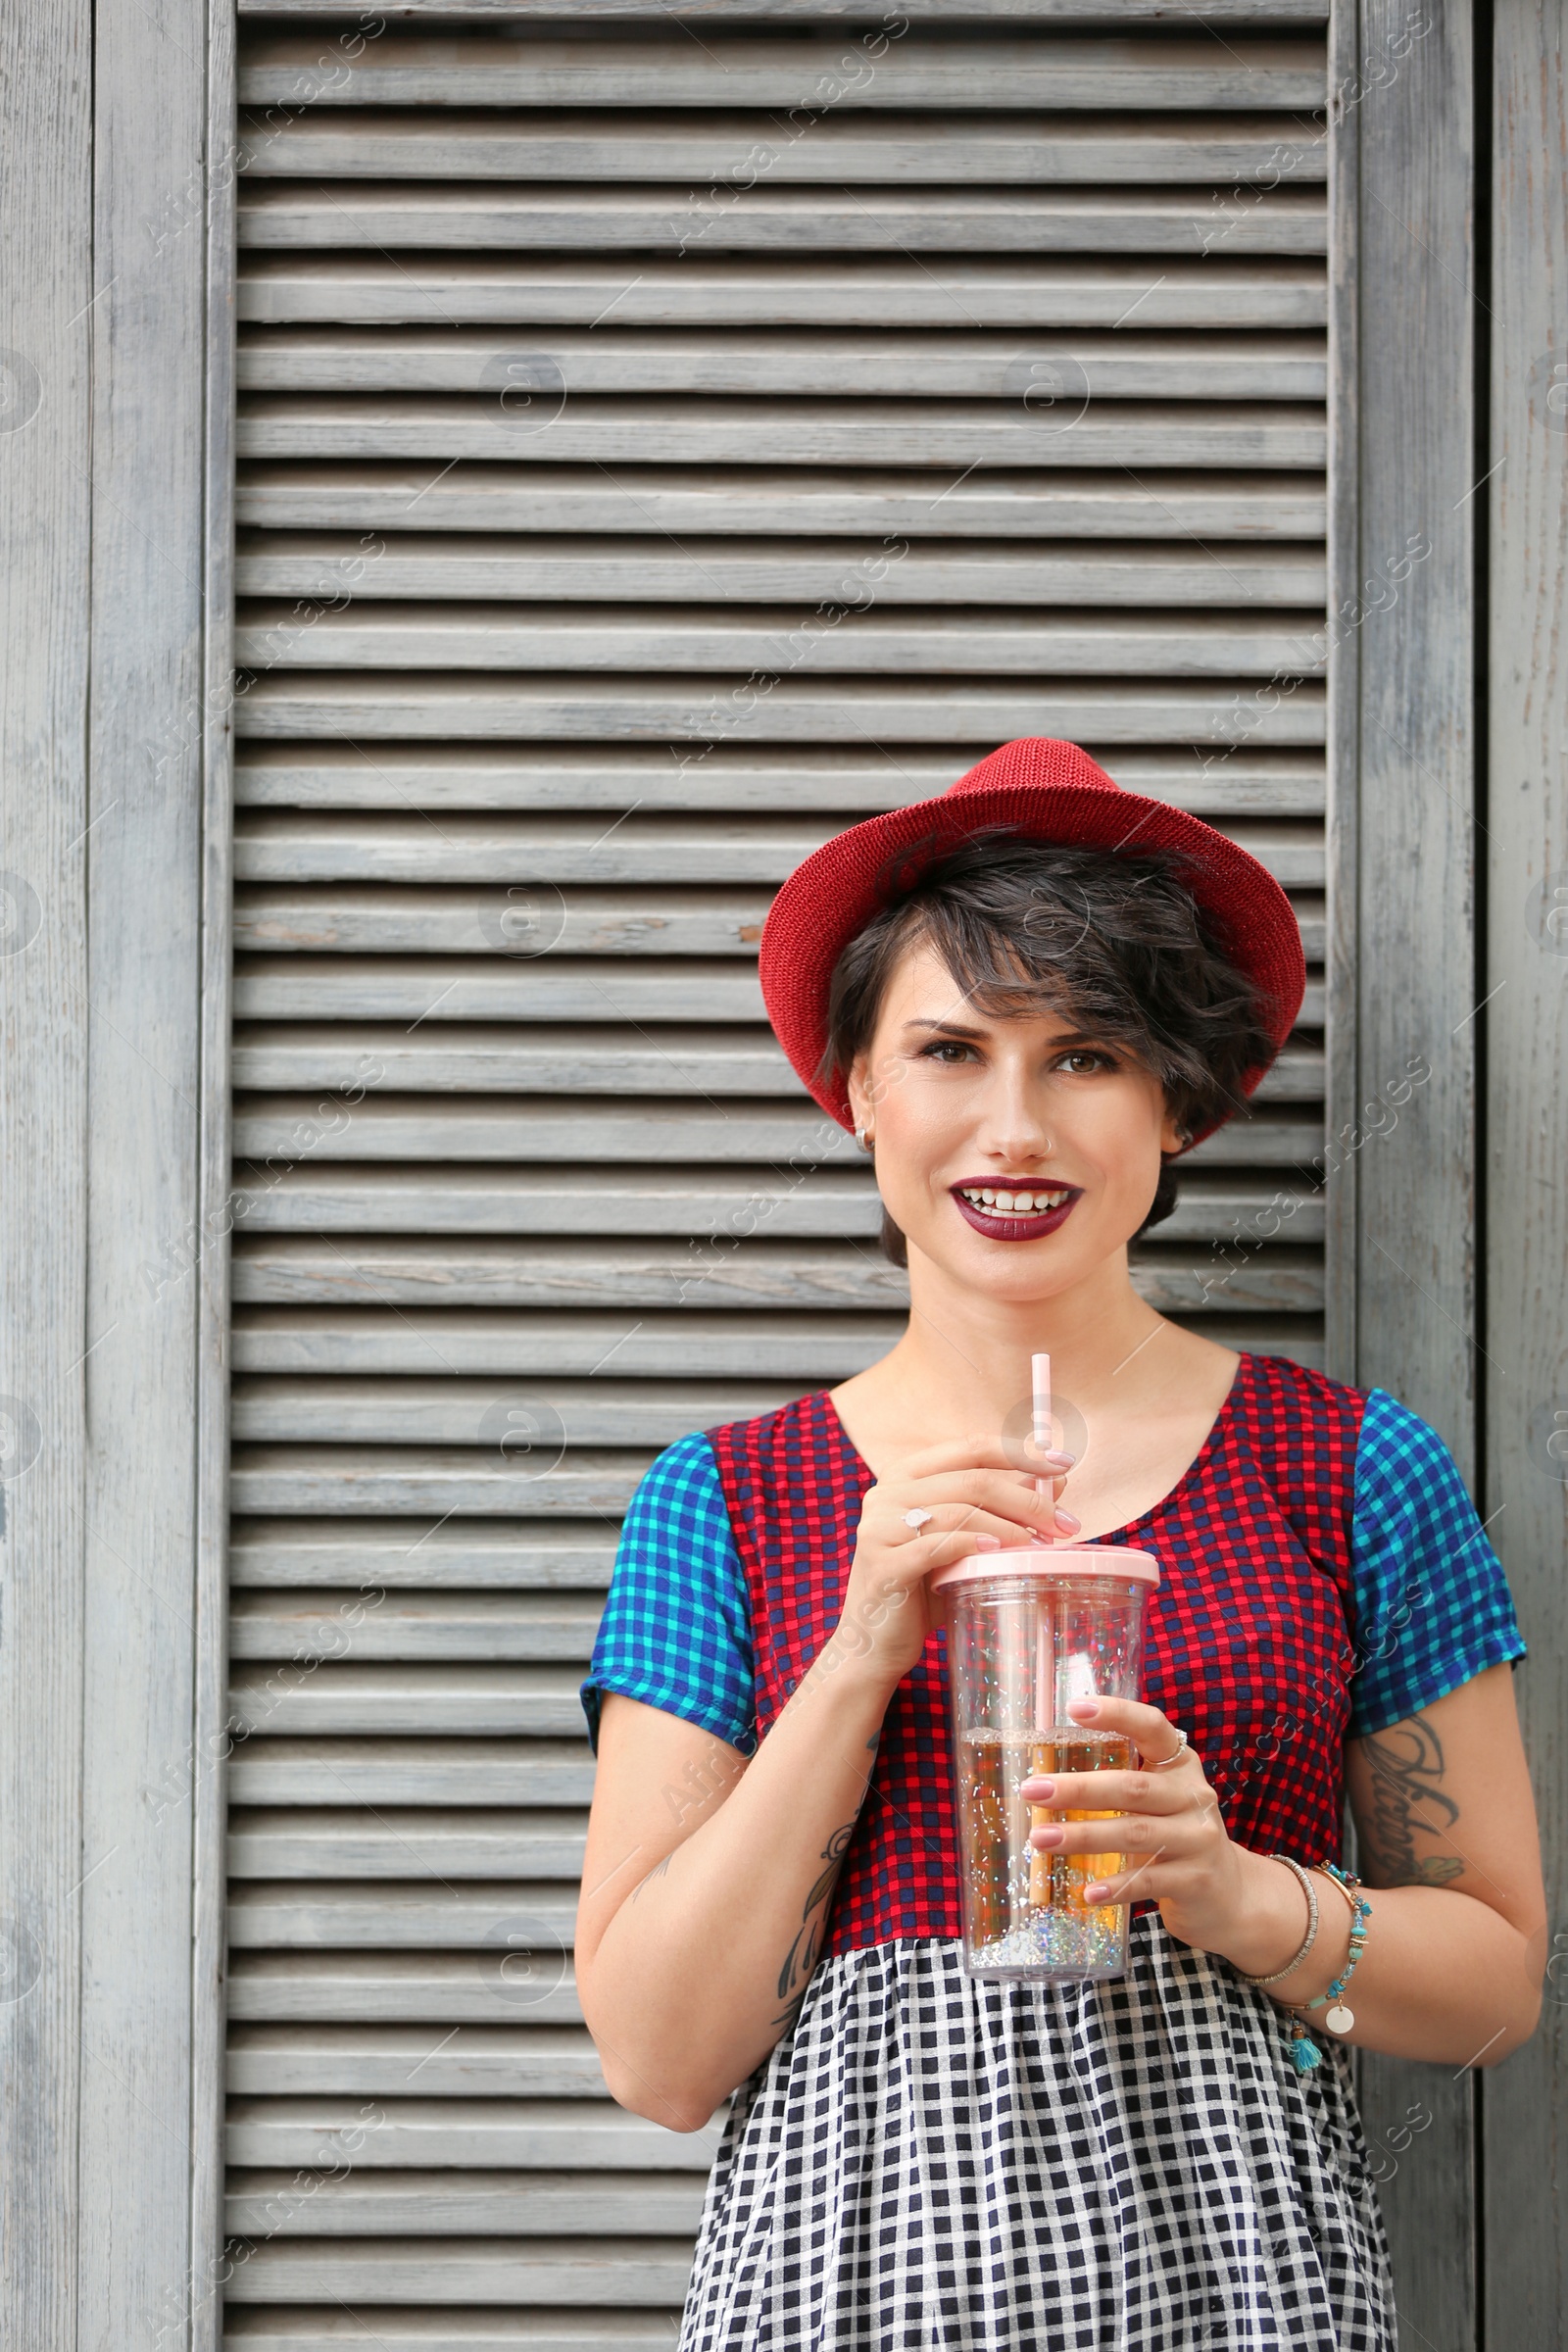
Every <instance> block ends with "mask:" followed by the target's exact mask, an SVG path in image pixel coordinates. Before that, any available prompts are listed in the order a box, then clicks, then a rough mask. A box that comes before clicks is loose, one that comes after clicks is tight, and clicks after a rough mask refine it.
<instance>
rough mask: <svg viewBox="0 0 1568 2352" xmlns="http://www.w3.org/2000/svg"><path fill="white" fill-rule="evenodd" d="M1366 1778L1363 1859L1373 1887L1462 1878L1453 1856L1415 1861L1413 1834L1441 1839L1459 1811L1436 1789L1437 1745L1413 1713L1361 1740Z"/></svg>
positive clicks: (1440, 1764)
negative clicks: (1367, 1796) (1368, 1777)
mask: <svg viewBox="0 0 1568 2352" xmlns="http://www.w3.org/2000/svg"><path fill="white" fill-rule="evenodd" d="M1362 1744H1363V1746H1364V1748H1365V1750H1366V1760H1367V1767H1368V1770H1369V1772H1370V1774H1371V1778H1372V1797H1371V1807H1370V1816H1371V1817H1370V1819H1369V1820H1367V1821H1365V1822H1363V1823H1362V1824H1361V1835H1362V1838H1364V1840H1365V1842H1366V1847H1367V1859H1368V1862H1369V1864H1370V1866H1371V1869H1372V1870H1373V1871H1375V1872H1376V1874H1377V1875H1376V1877H1375V1878H1374V1879H1373V1880H1372V1881H1371V1883H1372V1884H1373V1885H1374V1886H1379V1887H1446V1886H1447V1885H1448V1884H1449V1883H1450V1882H1451V1881H1452V1880H1454V1879H1457V1878H1462V1877H1463V1875H1464V1863H1463V1861H1462V1859H1461V1858H1460V1857H1459V1856H1458V1855H1456V1854H1423V1855H1422V1856H1420V1858H1419V1859H1418V1858H1417V1855H1416V1850H1415V1838H1416V1832H1417V1831H1418V1830H1420V1831H1422V1832H1423V1833H1424V1834H1425V1835H1426V1836H1427V1837H1429V1838H1444V1837H1446V1835H1447V1833H1448V1831H1450V1830H1451V1829H1452V1828H1453V1826H1454V1824H1455V1822H1456V1821H1457V1820H1458V1818H1459V1808H1458V1806H1457V1805H1456V1804H1455V1803H1454V1801H1453V1799H1452V1797H1451V1796H1446V1795H1445V1794H1444V1792H1443V1789H1442V1786H1441V1784H1442V1780H1443V1774H1444V1761H1443V1742H1442V1740H1440V1739H1439V1738H1438V1735H1437V1733H1436V1732H1435V1731H1434V1730H1433V1729H1432V1726H1431V1725H1430V1724H1429V1723H1426V1722H1424V1721H1423V1720H1422V1718H1421V1717H1420V1716H1419V1715H1411V1716H1407V1717H1406V1719H1405V1721H1404V1722H1403V1723H1397V1724H1394V1725H1392V1726H1391V1728H1390V1729H1389V1730H1388V1731H1386V1732H1377V1733H1374V1734H1373V1735H1372V1737H1371V1738H1370V1739H1368V1740H1364V1741H1363V1742H1362Z"/></svg>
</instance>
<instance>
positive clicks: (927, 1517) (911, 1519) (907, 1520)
mask: <svg viewBox="0 0 1568 2352" xmlns="http://www.w3.org/2000/svg"><path fill="white" fill-rule="evenodd" d="M935 1516H936V1514H935V1512H933V1511H922V1510H921V1508H920V1506H919V1504H918V1503H916V1504H915V1506H914V1508H913V1510H912V1511H906V1512H905V1514H904V1524H905V1526H906V1527H912V1528H913V1530H914V1532H915V1534H916V1535H918V1534H919V1533H920V1530H921V1528H922V1527H928V1526H929V1525H930V1523H931V1521H932V1519H933V1518H934V1517H935Z"/></svg>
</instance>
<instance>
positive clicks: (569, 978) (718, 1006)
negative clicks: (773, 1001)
mask: <svg viewBox="0 0 1568 2352" xmlns="http://www.w3.org/2000/svg"><path fill="white" fill-rule="evenodd" d="M607 989H608V990H609V991H610V993H611V995H612V997H613V1000H614V1002H615V1003H616V1004H617V1005H619V1006H620V1007H621V1008H622V1010H623V1012H624V1014H625V1016H626V1018H628V1019H629V1020H634V1021H637V1022H639V1023H646V1022H649V1021H654V1022H659V1021H699V1020H700V1021H754V1022H755V1021H760V1020H763V1019H765V1018H766V1015H765V1013H764V1011H763V1008H762V994H761V989H760V986H759V983H758V978H757V974H756V971H755V970H753V969H749V968H748V967H747V966H745V965H743V964H740V963H738V962H724V963H718V962H715V960H714V959H713V958H711V957H706V958H705V957H702V956H691V957H689V958H685V957H683V958H679V959H677V958H675V957H668V958H665V957H662V956H661V957H659V958H658V959H657V960H655V959H653V958H650V959H649V960H648V961H647V962H645V963H639V964H634V965H633V967H632V968H631V970H630V971H629V972H628V970H627V968H626V965H625V963H624V962H623V961H615V962H607V961H605V960H603V959H601V958H600V957H597V956H581V957H579V956H570V957H561V956H540V957H538V958H537V959H536V960H535V961H534V962H532V963H520V962H517V963H515V962H512V961H510V960H502V959H499V958H496V959H492V958H485V959H483V960H475V959H472V958H470V959H468V960H466V961H464V960H459V959H457V958H455V957H446V956H417V957H401V956H366V955H355V956H353V957H352V958H344V957H342V956H297V955H290V956H269V957H266V958H265V959H264V958H263V957H261V956H257V957H256V958H255V959H254V960H253V961H251V962H250V963H249V964H248V965H247V966H246V968H244V969H243V970H241V971H240V972H239V973H238V974H237V975H236V986H235V990H234V1007H235V1013H236V1016H237V1017H238V1018H239V1019H241V1020H253V1021H254V1020H269V1021H296V1020H349V1021H353V1020H376V1019H392V1020H398V1019H401V1020H403V1021H405V1022H408V1021H416V1020H420V1019H424V1020H431V1021H439V1020H444V1019H446V1018H447V1016H448V1015H449V1014H450V1016H451V1017H452V1019H454V1020H467V1021H552V1020H554V1021H584V1020H587V1021H591V1020H600V1019H602V1018H603V1017H604V1013H605V991H606V990H607ZM443 990H446V991H448V992H449V993H448V994H446V995H444V996H443V995H442V993H441V992H442V991H443Z"/></svg>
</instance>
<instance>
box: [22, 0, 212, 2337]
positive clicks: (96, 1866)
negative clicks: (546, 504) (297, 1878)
mask: <svg viewBox="0 0 1568 2352" xmlns="http://www.w3.org/2000/svg"><path fill="white" fill-rule="evenodd" d="M227 13H228V12H227V10H226V8H225V9H223V10H221V11H220V12H219V22H220V24H226V18H227ZM0 41H3V43H4V46H5V48H6V50H7V51H8V52H11V53H14V54H9V55H8V56H7V58H6V60H5V63H6V68H7V83H6V86H7V90H8V99H9V105H8V130H9V134H10V152H9V154H8V165H9V169H8V172H7V176H6V186H5V196H4V204H5V216H6V217H5V220H4V222H3V227H4V234H5V242H6V248H7V254H8V262H9V267H10V270H11V287H12V293H13V297H14V308H13V310H12V313H11V318H12V320H13V322H14V323H13V324H12V325H11V327H10V332H11V334H12V335H13V336H14V337H15V347H14V348H13V349H12V350H11V351H10V352H8V353H7V354H6V355H5V374H4V405H3V407H0V425H3V426H4V428H5V429H4V430H0V504H3V507H4V510H5V514H4V522H3V525H0V532H3V537H4V541H5V545H6V547H7V552H8V586H9V589H10V595H9V600H8V603H7V605H6V607H5V609H4V613H3V618H0V646H3V652H4V657H5V663H6V673H7V674H6V691H5V695H4V705H3V717H0V725H3V726H4V728H5V730H6V736H5V757H4V773H5V776H6V780H7V784H8V786H10V787H11V789H10V791H9V792H8V794H7V797H6V802H5V808H4V818H3V822H4V828H5V831H4V847H3V850H0V867H4V868H5V869H7V870H8V872H9V873H10V874H11V875H12V876H13V877H15V879H14V881H13V884H12V887H11V888H10V890H9V892H8V895H7V899H6V903H5V904H6V916H7V924H8V933H7V937H6V940H5V942H4V945H5V947H6V949H7V951H8V952H7V953H5V954H4V955H0V991H4V994H5V1041H6V1051H5V1059H4V1069H3V1089H4V1096H3V1109H0V1154H3V1159H4V1167H3V1172H0V1187H3V1193H4V1199H5V1202H6V1211H7V1214H6V1217H5V1220H4V1223H3V1235H4V1238H3V1241H0V1250H4V1252H5V1259H4V1261H3V1264H0V1296H3V1299H4V1314H3V1331H0V1393H3V1394H4V1395H5V1396H6V1397H9V1398H10V1399H12V1400H13V1401H12V1403H11V1405H10V1408H9V1410H8V1412H7V1415H6V1421H5V1432H6V1446H7V1451H8V1456H9V1459H8V1462H7V1465H6V1470H5V1476H4V1480H3V1483H0V1497H3V1499H4V1502H5V1504H6V1517H7V1520H8V1525H7V1527H6V1530H5V1534H4V1538H3V1548H0V1566H3V1568H4V1571H5V1587H6V1590H5V1614H4V1620H3V1625H4V1633H3V1640H0V1678H3V1680H0V1917H3V1921H4V1928H3V1933H4V1937H5V1957H6V1966H7V1971H8V1982H7V1985H6V1987H5V1990H6V1993H7V1994H8V1996H9V1997H6V1998H4V1999H3V2001H0V2099H3V2100H4V2102H5V2109H4V2115H3V2119H0V2134H3V2138H4V2144H5V2146H6V2149H7V2156H8V2161H7V2163H6V2165H5V2167H4V2176H3V2177H4V2188H3V2192H0V2193H3V2196H4V2200H5V2204H4V2211H3V2214H0V2234H3V2236H4V2239H5V2243H6V2248H7V2259H6V2263H5V2265H4V2268H3V2272H0V2337H3V2340H4V2341H5V2342H6V2344H7V2345H8V2346H9V2345H15V2346H16V2347H17V2348H18V2352H74V2347H76V2346H78V2345H86V2344H92V2345H95V2346H96V2345H105V2344H130V2343H140V2344H146V2345H157V2346H159V2347H167V2346H172V2345H179V2346H183V2345H186V2344H187V2343H188V2342H189V2341H190V2338H191V2333H192V2327H193V2315H194V2314H196V2313H199V2312H203V2309H204V2305H203V2298H204V2297H206V2296H209V2292H210V2289H211V2287H212V2286H213V2284H214V2283H215V2281H214V2274H213V2267H212V2261H211V2256H212V2253H213V2251H214V2250H215V2249H214V2246H213V2243H212V2229H213V2221H212V2216H211V2213H210V2212H209V2213H205V2214H204V2213H203V2212H202V2211H201V2205H200V2198H198V2211H197V2218H196V2221H195V2225H194V2236H193V2216H192V2205H191V2177H192V2168H193V2161H194V2168H195V2172H196V2175H197V2178H198V2180H200V2179H201V2178H202V2175H203V2172H204V2168H205V2171H206V2173H207V2175H208V2176H210V2175H211V2173H212V2169H213V2166H214V2164H215V2163H216V2157H217V2147H216V2136H215V2135H216V2126H217V2112H216V2104H215V2102H214V2098H213V2095H212V2094H213V2084H212V2077H213V2069H214V2066H215V2064H216V2054H217V2051H218V2048H219V2046H220V2018H219V2007H218V1999H217V1985H218V1978H217V1970H216V1967H214V1966H213V1965H212V1952H213V1933H214V1924H215V1919H216V1915H215V1914H213V1913H211V1911H209V1913H208V1918H207V1933H206V1938H205V1946H204V1948H203V1952H202V1959H199V1966H198V1977H197V1980H196V1982H195V1983H194V1985H193V1980H192V1946H193V1886H195V1885H196V1884H197V1879H196V1876H195V1874H194V1872H193V1849H192V1821H193V1814H194V1813H195V1812H196V1811H198V1810H199V1809H200V1807H201V1805H202V1803H203V1799H204V1796H205V1795H206V1794H207V1789H204V1786H203V1775H202V1772H201V1769H200V1762H199V1757H198V1751H197V1747H196V1738H197V1731H198V1725H197V1719H196V1697H195V1693H196V1684H197V1676H198V1672H199V1658H198V1649H199V1636H198V1635H197V1633H196V1626H195V1619H196V1612H197V1579H196V1569H195V1563H196V1559H197V1541H196V1536H197V1476H198V1455H199V1453H200V1452H201V1451H202V1450H203V1448H205V1454H206V1458H207V1459H208V1460H209V1461H211V1459H212V1457H213V1452H214V1446H215V1441H216V1440H217V1438H218V1436H219V1433H221V1428H222V1426H223V1423H224V1420H225V1418H226V1400H225V1397H224V1392H223V1387H222V1380H221V1363H222V1356H221V1344H220V1334H221V1315H220V1313H219V1312H218V1300H219V1299H220V1298H221V1288H215V1286H214V1285H213V1284H212V1282H211V1281H210V1280H209V1275H210V1273H211V1270H212V1269H211V1262H210V1252H208V1253H206V1254H204V1231H205V1229H204V1227H203V1224H202V1203H201V1201H200V1199H199V1196H198V1168H199V1150H198V1146H199V1137H200V1134H201V1131H202V1126H203V1121H204V1116H206V1115H207V1114H208V1110H209V1107H213V1106H215V1107H216V1115H217V1116H218V1117H219V1118H220V1119H221V1118H223V1117H224V1116H226V1110H225V1107H224V1104H223V1091H222V1086H221V1083H220V1085H219V1087H218V1090H217V1093H216V1095H213V1094H212V1093H211V1092H209V1094H208V1096H207V1099H206V1102H205V1103H204V1093H203V1090H204V1084H205V1083H207V1082H208V1081H209V1080H210V1078H211V1076H212V1073H211V1071H209V1070H206V1069H204V1065H203V1040H204V1032H203V1005H202V990H201V981H202V947H203V924H204V915H205V916H206V917H209V918H211V933H212V938H213V940H214V945H215V956H214V962H215V968H220V967H221V963H222V962H223V961H224V960H226V954H227V947H226V939H227V929H228V918H227V898H226V881H225V880H223V879H221V878H220V876H219V875H216V874H215V875H214V876H213V877H212V880H211V883H210V886H209V896H208V902H207V905H206V907H205V908H204V900H203V892H204V859H205V858H206V857H207V854H208V850H209V848H210V847H212V846H215V845H210V844H209V843H207V842H206V841H204V826H205V816H204V806H203V778H204V772H205V771H206V770H207V769H208V767H209V764H210V762H209V747H208V742H207V715H208V709H209V704H208V695H207V676H206V671H207V665H208V662H209V661H210V660H212V661H214V662H219V663H221V665H222V666H223V667H224V668H225V669H226V662H227V654H226V643H227V578H226V570H225V571H222V572H221V574H220V575H219V576H218V578H217V585H216V593H215V586H214V580H213V578H211V577H209V576H208V575H207V569H206V553H205V551H206V550H207V548H208V547H209V545H210V544H213V539H212V521H213V517H212V515H211V514H210V512H209V466H208V452H209V434H208V429H207V420H206V404H207V401H208V397H209V392H210V391H211V392H212V393H213V394H214V395H215V397H216V400H217V403H218V413H219V414H222V415H226V402H227V391H226V377H225V376H224V375H223V374H222V372H221V369H220V370H218V371H217V372H212V371H210V369H209V366H208V359H207V340H208V338H207V329H206V316H207V303H208V284H209V275H210V264H209V254H208V246H207V236H206V220H207V199H208V183H207V174H206V154H207V139H208V102H209V90H208V62H207V46H208V28H207V0H172V5H171V6H169V7H167V8H165V9H164V10H163V11H162V12H161V13H160V15H159V17H158V19H157V20H156V21H155V20H151V19H149V17H148V16H147V14H146V12H145V11H144V10H143V9H141V8H140V7H138V6H137V5H135V0H100V4H99V6H98V7H97V9H96V11H93V10H88V9H85V8H77V7H73V6H70V5H65V6H57V7H53V8H50V9H47V10H43V11H41V12H40V11H32V12H25V13H19V12H12V14H11V15H10V16H9V17H8V18H7V20H6V23H5V25H4V29H3V32H0ZM230 89H231V81H230V82H229V83H228V84H227V85H226V86H225V88H224V91H223V95H222V97H221V102H220V103H221V119H222V121H223V124H224V130H225V134H226V131H227V123H228V118H229V111H230V100H229V94H228V93H229V90H230ZM228 249H229V240H228V238H227V235H226V232H225V234H224V238H223V244H222V252H223V255H224V259H223V261H222V265H221V270H219V271H218V272H217V273H216V276H215V282H216V283H217V284H218V285H219V286H220V287H226V286H227V285H228V284H229V283H230V282H231V279H232V264H231V262H230V261H229V260H228V258H227V254H228ZM213 446H214V448H215V449H216V443H215V444H213ZM227 450H228V439H227V436H226V432H225V433H224V434H223V436H222V446H221V461H220V462H219V463H218V464H216V465H215V466H214V468H213V477H214V478H216V479H217V480H218V481H219V482H220V483H221V484H222V485H223V487H222V491H221V512H225V513H226V506H227V496H228V494H227V489H226V482H227V475H228V470H229V468H228V457H227ZM210 597H212V598H213V608H212V609H213V610H214V611H216V612H217V613H218V614H219V615H220V616H221V626H220V628H219V630H218V632H217V633H216V636H215V638H214V639H212V640H210V639H209V635H208V626H207V617H208V600H209V598H210ZM215 780H216V779H215ZM217 798H218V796H217V795H216V794H215V803H216V802H217ZM226 798H227V795H226V788H225V789H224V791H223V792H222V795H221V805H222V807H223V809H224V818H223V822H224V824H225V825H226ZM216 846H218V847H219V848H220V850H221V833H220V837H219V841H218V844H217V845H216ZM219 943H221V945H220V944H219ZM216 1012H217V1019H218V1034H219V1035H220V1036H221V1034H222V1032H223V1029H224V1026H225V1025H226V1024H225V1014H226V1006H225V1005H223V1004H222V1003H221V1002H219V1003H218V1004H217V1005H216ZM217 1075H218V1078H219V1080H220V1081H221V1077H222V1070H221V1065H220V1066H219V1069H218V1073H217ZM221 1275H222V1269H221V1266H220V1268H219V1277H220V1283H221ZM203 1334H205V1336H206V1349H205V1358H204V1356H203V1351H202V1346H201V1341H202V1336H203ZM213 1654H214V1653H212V1651H211V1646H210V1644H209V1651H208V1656H209V1661H210V1662H211V1659H212V1657H213ZM217 1655H218V1656H219V1657H220V1658H221V1650H220V1651H219V1652H218V1653H217ZM217 1689H218V1691H219V1692H220V1693H221V1680H220V1682H219V1683H218V1685H217ZM210 1785H211V1776H210V1775H209V1776H208V1786H209V1788H210ZM220 1924H221V1923H220ZM197 1941H198V1945H199V1946H200V1945H201V1943H202V1939H201V1938H197ZM202 1960H205V1964H206V1965H205V1973H204V1972H203V1966H202ZM193 2062H194V2063H193ZM193 2126H194V2134H193ZM193 2135H194V2141H195V2151H196V2152H195V2155H194V2159H193V2151H192V2141H193ZM195 2242H199V2243H200V2258H199V2261H198V2262H197V2263H196V2265H195V2267H194V2271H193V2261H192V2247H193V2243H195ZM216 2310H217V2306H216V2304H212V2303H211V2302H209V2303H208V2305H207V2307H206V2316H208V2317H209V2318H210V2317H211V2315H212V2313H214V2312H216ZM216 2334H217V2327H216V2323H215V2324H214V2325H213V2326H212V2327H210V2330H209V2340H214V2341H216Z"/></svg>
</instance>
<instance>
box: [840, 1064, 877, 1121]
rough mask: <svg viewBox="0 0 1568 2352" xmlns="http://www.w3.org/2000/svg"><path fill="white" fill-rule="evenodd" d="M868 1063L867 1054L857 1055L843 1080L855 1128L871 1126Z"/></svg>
mask: <svg viewBox="0 0 1568 2352" xmlns="http://www.w3.org/2000/svg"><path fill="white" fill-rule="evenodd" d="M870 1061H871V1057H870V1055H869V1054H857V1055H856V1056H855V1059H854V1060H853V1061H852V1062H851V1064H850V1068H849V1075H848V1076H847V1078H846V1079H845V1082H844V1084H845V1091H846V1092H847V1094H848V1095H849V1098H850V1109H851V1112H852V1113H853V1115H854V1119H855V1124H856V1126H857V1127H869V1126H870V1125H871V1123H872V1122H871V1088H870V1083H869V1081H870Z"/></svg>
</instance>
